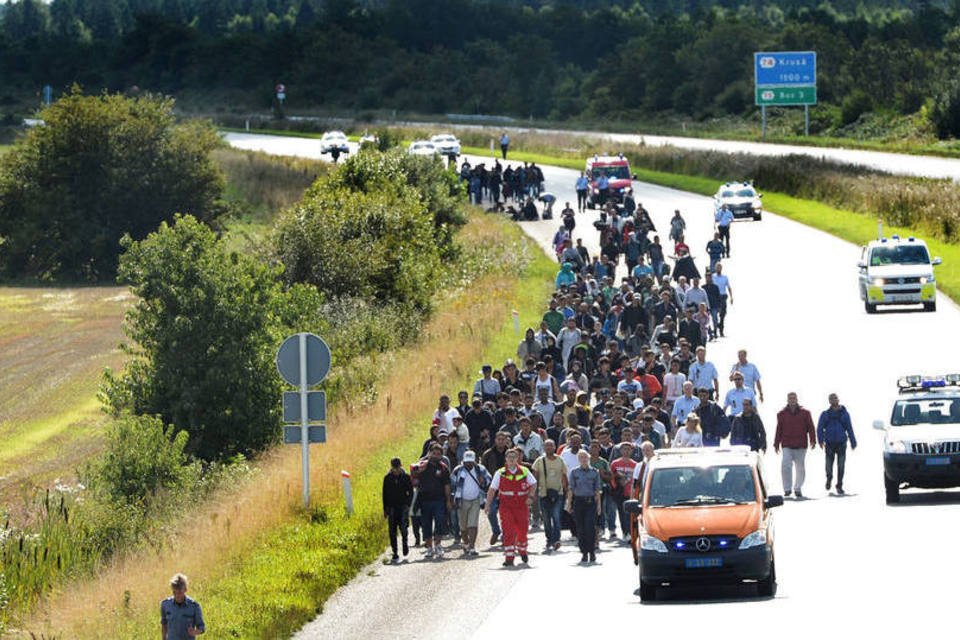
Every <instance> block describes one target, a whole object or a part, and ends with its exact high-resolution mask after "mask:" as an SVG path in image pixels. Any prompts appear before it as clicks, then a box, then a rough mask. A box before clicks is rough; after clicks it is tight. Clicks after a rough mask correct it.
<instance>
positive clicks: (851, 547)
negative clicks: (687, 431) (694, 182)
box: [227, 134, 960, 640]
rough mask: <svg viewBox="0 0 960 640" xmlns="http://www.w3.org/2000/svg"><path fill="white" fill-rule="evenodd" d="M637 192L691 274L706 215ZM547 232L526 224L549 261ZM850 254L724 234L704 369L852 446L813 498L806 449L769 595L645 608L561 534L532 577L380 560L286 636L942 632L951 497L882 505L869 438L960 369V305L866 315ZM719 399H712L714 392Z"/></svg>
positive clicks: (481, 566)
mask: <svg viewBox="0 0 960 640" xmlns="http://www.w3.org/2000/svg"><path fill="white" fill-rule="evenodd" d="M231 135H233V134H231ZM227 139H228V140H230V141H231V142H233V141H232V140H231V138H230V136H228V138H227ZM245 140H246V141H245V142H244V145H245V146H246V147H247V148H251V147H252V146H256V147H257V148H260V149H263V150H265V151H270V152H281V151H279V150H280V149H281V148H282V149H283V151H282V152H285V153H286V152H296V149H295V148H294V147H295V146H296V145H293V146H291V145H292V143H291V142H290V139H289V138H271V137H269V136H260V137H257V138H256V140H254V139H251V138H246V139H245ZM297 144H300V145H302V146H303V147H307V146H309V145H311V144H312V145H315V144H316V141H315V140H304V141H302V142H300V143H297ZM281 145H282V146H281ZM291 150H292V151H291ZM818 151H819V150H818ZM901 161H902V159H901ZM544 172H545V174H546V180H547V186H548V188H549V189H550V190H551V191H553V192H555V193H558V195H559V197H560V199H561V201H563V200H565V199H572V197H571V196H572V193H573V191H572V185H573V179H574V175H575V174H574V172H571V171H569V170H564V169H556V168H552V167H545V168H544ZM635 189H636V191H637V194H638V200H640V201H641V202H642V203H643V204H644V206H646V207H647V209H649V210H650V211H651V213H652V214H653V218H654V222H655V223H656V225H657V227H658V229H660V230H666V228H667V220H668V218H669V216H670V214H671V212H672V211H673V209H675V208H679V209H681V210H682V211H683V213H684V214H685V216H686V218H687V221H688V227H689V232H688V240H689V244H690V246H691V247H692V248H693V251H694V255H695V256H696V258H697V262H698V264H700V265H702V264H703V263H704V261H705V260H704V258H705V256H704V251H703V247H704V245H705V243H706V241H707V238H708V236H709V234H710V232H711V225H712V223H711V204H710V200H709V199H707V198H704V197H702V196H697V195H692V194H689V193H684V192H680V191H675V190H671V189H666V188H663V187H658V186H653V185H647V184H637V185H635ZM561 206H562V204H561ZM592 218H593V216H590V215H583V216H578V227H577V230H576V231H575V233H574V236H575V237H577V236H580V237H583V238H584V240H585V243H586V244H588V246H589V247H590V248H591V250H592V251H595V250H596V235H597V234H596V233H595V231H594V230H593V228H592V227H590V225H589V222H590V221H591V220H592ZM555 225H556V222H535V223H522V226H523V228H524V230H525V231H526V232H527V233H528V234H530V235H531V237H533V238H535V239H536V240H537V241H538V242H539V243H540V244H541V245H543V246H547V247H548V246H549V242H550V237H552V234H553V232H554V231H555V230H556V229H555ZM664 235H665V234H664ZM857 257H858V250H857V247H855V246H854V245H851V244H849V243H846V242H844V241H842V240H839V239H837V238H834V237H832V236H830V235H828V234H826V233H823V232H821V231H818V230H816V229H812V228H810V227H806V226H804V225H801V224H798V223H796V222H793V221H791V220H788V219H785V218H781V217H779V216H776V215H772V214H769V213H767V214H765V215H764V219H763V221H762V222H758V223H755V222H740V223H736V224H735V225H734V228H733V230H732V259H730V260H728V261H726V271H727V273H728V274H729V275H730V277H731V284H732V287H733V290H734V301H735V304H734V305H733V307H732V309H731V315H730V316H729V318H728V323H727V324H728V329H727V335H728V337H727V338H724V339H721V340H719V341H717V342H713V343H710V346H709V347H708V359H710V360H712V361H713V362H715V363H716V364H717V366H718V368H719V369H720V370H721V372H723V371H724V370H727V369H728V368H729V366H730V365H731V363H732V362H733V361H734V359H735V352H736V349H737V348H739V347H741V346H743V347H745V348H747V349H749V353H750V359H751V360H752V361H754V362H755V363H756V364H757V365H758V366H759V368H760V371H761V373H762V375H763V384H764V391H765V395H766V402H765V403H763V404H761V405H760V413H761V416H762V417H763V420H764V423H765V424H766V425H767V429H768V432H769V433H770V434H771V436H770V437H771V439H772V432H773V427H774V424H775V415H776V412H777V411H778V410H779V409H780V408H781V407H782V406H783V404H784V399H785V396H786V394H787V392H788V391H796V392H797V393H798V394H799V397H800V402H801V404H804V405H806V406H807V407H808V408H810V409H811V410H812V411H813V412H814V415H815V416H816V415H818V414H819V412H820V411H821V410H822V409H823V408H824V407H825V406H826V396H827V394H828V393H829V392H831V391H836V392H838V393H839V395H840V398H841V402H842V403H843V404H845V405H846V406H847V407H848V409H849V410H850V413H851V415H852V417H853V421H854V428H855V430H856V432H857V436H858V439H859V442H860V446H859V447H858V448H857V449H856V451H853V452H850V454H849V455H848V459H847V480H846V482H845V486H846V489H847V491H848V495H847V496H846V497H843V498H839V497H836V496H834V495H828V493H827V492H826V491H825V490H824V486H823V482H824V471H823V455H822V453H821V452H820V451H819V450H818V451H816V452H811V453H810V455H809V456H808V458H807V483H806V485H805V488H804V492H805V494H806V495H807V496H808V498H809V499H807V500H804V501H795V500H788V501H787V504H786V505H785V506H784V507H783V508H781V509H779V510H778V513H777V514H776V520H777V564H778V566H777V573H778V576H779V582H780V591H779V594H778V595H777V597H776V598H773V599H768V600H764V599H757V598H755V597H754V596H753V594H752V592H751V591H750V590H749V589H748V588H738V589H722V590H716V589H714V590H688V591H681V592H675V593H670V594H666V595H667V597H666V599H665V600H664V602H662V603H658V604H655V605H641V604H640V603H639V601H638V599H637V598H636V597H635V596H634V595H633V590H634V589H635V588H636V586H637V572H636V570H635V567H634V566H633V564H632V561H631V559H630V552H629V549H628V548H627V547H624V546H621V545H619V544H618V543H616V542H603V543H602V552H601V553H600V555H599V558H598V560H599V562H598V564H597V565H596V566H592V567H579V566H576V562H577V560H578V559H579V558H578V555H577V552H576V548H575V546H573V545H572V543H571V542H569V541H567V540H566V537H565V539H564V540H565V546H564V549H563V551H562V552H561V553H558V554H555V555H552V556H543V555H540V554H539V553H534V555H532V557H531V568H529V569H514V570H502V569H501V568H500V566H499V562H500V558H499V557H498V555H497V554H496V553H495V551H489V552H484V553H482V555H481V556H480V557H479V558H476V559H472V560H461V559H459V558H458V557H457V556H456V555H455V554H448V559H446V560H444V561H435V562H426V561H423V560H422V559H421V555H420V554H419V552H418V550H417V551H414V552H413V553H412V555H411V562H409V563H407V564H404V565H400V566H384V565H383V564H382V563H381V562H379V561H378V562H376V563H374V564H372V565H370V566H369V567H368V568H367V569H366V570H364V571H363V572H361V574H360V575H359V576H358V577H357V578H356V579H354V580H353V581H351V583H350V584H348V585H347V586H345V587H344V588H343V589H341V590H340V591H339V592H338V593H337V594H336V595H335V596H334V597H333V598H331V600H330V601H329V602H328V603H327V605H326V607H325V609H324V613H323V614H321V615H320V616H318V618H317V619H316V620H314V621H313V622H311V623H310V624H308V625H306V626H305V627H304V628H303V629H302V630H301V631H300V632H299V633H298V634H297V635H296V636H295V638H297V639H298V640H314V639H321V638H322V639H323V640H331V639H335V638H362V637H369V638H403V639H406V638H417V639H418V640H423V639H429V638H438V639H439V638H448V637H450V636H451V635H453V636H455V637H467V636H469V637H474V638H483V639H485V638H492V637H494V636H501V635H503V634H504V633H510V632H512V631H516V630H520V631H522V633H524V635H548V636H552V637H562V638H566V637H572V636H574V635H578V634H580V633H585V632H593V633H598V632H599V633H601V634H607V633H611V632H614V630H615V629H624V630H625V629H631V630H636V633H637V634H641V635H642V634H644V633H654V634H658V635H662V634H669V635H671V636H673V635H675V634H677V633H680V637H684V638H688V637H689V638H696V637H709V638H710V639H711V640H714V639H718V638H738V639H740V638H743V637H744V635H745V634H752V633H755V632H757V631H760V632H762V633H775V634H777V635H778V636H781V637H785V638H793V637H801V636H802V637H807V638H809V637H831V638H832V637H836V636H839V635H840V634H841V633H843V632H844V631H846V632H847V633H858V634H868V633H871V634H873V635H876V636H877V637H884V638H893V637H900V636H934V635H942V634H943V633H944V632H945V630H946V628H947V627H946V626H945V624H948V622H946V621H945V620H944V618H947V619H949V611H951V610H952V607H953V606H954V600H955V597H954V594H955V589H956V585H955V580H954V576H956V575H958V574H960V556H958V554H955V553H952V543H951V542H950V541H951V540H952V535H953V534H954V531H955V527H956V522H957V519H958V517H960V492H956V491H941V492H908V493H906V494H905V497H904V499H903V504H901V505H898V506H896V507H888V506H885V505H884V502H883V487H882V484H881V471H882V465H881V448H880V436H879V434H877V433H876V432H873V431H872V430H871V429H870V422H871V421H872V420H874V419H877V418H885V417H886V416H888V415H889V410H890V403H891V401H892V399H893V398H895V396H896V389H895V379H896V377H897V376H899V375H902V374H905V373H912V372H925V373H926V372H952V371H958V370H960V341H957V340H955V339H954V338H953V336H954V335H955V331H956V327H958V326H960V308H958V307H957V306H956V305H955V304H954V303H953V302H951V301H950V300H948V299H947V298H946V297H945V296H942V295H941V296H940V297H939V298H940V299H939V301H938V302H939V310H938V311H937V312H936V313H934V314H929V313H917V312H914V311H893V312H882V313H879V314H877V315H876V316H867V315H866V314H865V313H864V311H863V306H862V304H861V302H860V300H859V298H858V296H857V284H856V261H857ZM728 386H729V383H727V384H722V387H721V388H722V391H725V390H726V388H728ZM451 391H456V390H455V389H451ZM765 464H766V467H767V472H768V478H769V481H770V483H771V485H773V486H772V488H773V490H774V491H777V490H779V487H780V480H779V478H780V476H779V457H778V456H776V455H774V454H773V453H772V450H771V453H770V454H768V455H767V456H766V460H765ZM542 541H543V537H542V533H533V534H531V543H532V545H531V548H532V549H533V550H534V552H538V551H539V550H540V549H542Z"/></svg>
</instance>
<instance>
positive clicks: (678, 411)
mask: <svg viewBox="0 0 960 640" xmlns="http://www.w3.org/2000/svg"><path fill="white" fill-rule="evenodd" d="M699 406H700V398H698V397H696V396H695V395H693V383H692V382H690V381H689V380H688V381H686V382H684V383H683V395H682V396H680V397H679V398H677V399H676V400H675V401H674V403H673V411H671V412H670V421H671V422H672V423H673V429H674V431H676V429H677V428H678V427H679V426H681V425H683V424H684V423H685V422H686V421H687V416H688V415H690V414H691V413H692V412H693V410H694V409H696V408H697V407H699Z"/></svg>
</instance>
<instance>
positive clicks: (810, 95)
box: [753, 51, 817, 137]
mask: <svg viewBox="0 0 960 640" xmlns="http://www.w3.org/2000/svg"><path fill="white" fill-rule="evenodd" d="M753 80H754V91H755V94H754V101H755V103H756V104H757V106H759V107H760V113H761V118H762V121H763V124H762V131H763V133H762V135H763V137H766V135H767V107H768V106H778V107H779V106H803V123H804V124H803V133H804V135H810V105H814V104H817V52H816V51H758V52H756V53H754V54H753Z"/></svg>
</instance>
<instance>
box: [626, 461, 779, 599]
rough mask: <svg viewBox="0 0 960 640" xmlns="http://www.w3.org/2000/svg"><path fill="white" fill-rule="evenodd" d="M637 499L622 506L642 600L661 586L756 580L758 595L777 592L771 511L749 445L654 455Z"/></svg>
mask: <svg viewBox="0 0 960 640" xmlns="http://www.w3.org/2000/svg"><path fill="white" fill-rule="evenodd" d="M646 473H647V476H646V479H645V481H644V482H643V486H642V488H641V489H640V499H639V500H628V501H627V502H625V503H624V508H625V509H626V510H627V512H628V513H631V514H633V515H634V516H636V517H637V525H638V533H639V535H638V536H637V541H636V543H635V545H634V550H635V552H636V555H635V557H636V558H637V560H638V564H639V565H640V599H641V600H644V601H648V600H654V599H656V596H657V589H658V588H660V587H661V586H663V585H670V586H674V585H683V584H697V585H703V584H714V583H720V584H739V583H741V582H743V581H752V582H756V585H757V590H758V592H759V594H760V595H761V596H766V597H771V596H773V595H775V594H776V591H777V571H776V564H775V561H774V553H773V521H772V516H771V513H770V509H772V508H773V507H779V506H781V505H782V504H783V496H779V495H776V496H775V495H768V494H767V487H768V486H769V484H768V483H767V482H766V481H765V480H764V477H763V465H762V463H761V459H760V456H759V454H757V453H756V452H754V451H751V450H750V449H749V447H744V446H733V447H725V448H715V447H704V448H689V449H668V450H660V451H657V452H656V454H655V455H654V457H653V458H652V459H651V460H650V461H649V462H648V463H647V471H646Z"/></svg>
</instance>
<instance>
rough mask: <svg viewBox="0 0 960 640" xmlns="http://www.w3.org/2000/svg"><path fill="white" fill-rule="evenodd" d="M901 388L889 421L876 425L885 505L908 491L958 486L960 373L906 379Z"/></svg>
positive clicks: (959, 471)
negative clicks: (879, 433) (880, 440)
mask: <svg viewBox="0 0 960 640" xmlns="http://www.w3.org/2000/svg"><path fill="white" fill-rule="evenodd" d="M897 387H898V389H899V396H898V398H897V400H896V402H894V404H893V411H892V412H891V415H890V420H889V422H884V421H883V420H877V421H875V422H874V423H873V427H874V429H879V430H881V431H883V432H884V438H883V485H884V489H885V490H886V496H887V504H893V503H896V502H899V501H900V490H901V489H903V488H907V487H917V488H921V489H943V488H947V487H960V373H952V374H948V375H940V376H922V375H910V376H904V377H902V378H900V379H899V380H898V381H897Z"/></svg>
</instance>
